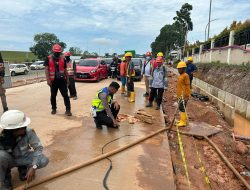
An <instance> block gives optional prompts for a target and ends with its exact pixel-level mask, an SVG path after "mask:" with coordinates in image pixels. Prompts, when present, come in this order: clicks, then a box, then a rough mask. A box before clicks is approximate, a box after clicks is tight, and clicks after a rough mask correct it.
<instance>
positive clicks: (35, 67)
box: [30, 61, 45, 70]
mask: <svg viewBox="0 0 250 190" xmlns="http://www.w3.org/2000/svg"><path fill="white" fill-rule="evenodd" d="M44 68H45V66H44V61H36V62H34V63H32V64H31V65H30V69H31V70H39V69H44Z"/></svg>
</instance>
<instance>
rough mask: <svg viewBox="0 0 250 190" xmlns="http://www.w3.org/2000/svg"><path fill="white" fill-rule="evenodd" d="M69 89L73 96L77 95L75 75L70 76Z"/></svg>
mask: <svg viewBox="0 0 250 190" xmlns="http://www.w3.org/2000/svg"><path fill="white" fill-rule="evenodd" d="M68 89H69V94H70V96H71V97H75V96H77V93H76V85H75V79H74V77H69V86H68Z"/></svg>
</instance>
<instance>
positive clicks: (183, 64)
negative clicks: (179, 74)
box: [177, 61, 187, 69]
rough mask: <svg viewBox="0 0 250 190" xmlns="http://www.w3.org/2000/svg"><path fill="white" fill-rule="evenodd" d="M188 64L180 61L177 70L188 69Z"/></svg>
mask: <svg viewBox="0 0 250 190" xmlns="http://www.w3.org/2000/svg"><path fill="white" fill-rule="evenodd" d="M186 67H187V64H186V63H185V62H184V61H180V62H179V63H178V65H177V69H181V68H186Z"/></svg>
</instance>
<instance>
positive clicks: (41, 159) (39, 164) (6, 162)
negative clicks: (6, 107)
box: [0, 110, 49, 190]
mask: <svg viewBox="0 0 250 190" xmlns="http://www.w3.org/2000/svg"><path fill="white" fill-rule="evenodd" d="M30 122H31V121H30V118H28V117H26V116H25V114H24V113H23V112H21V111H18V110H10V111H7V112H5V113H4V114H3V115H2V117H1V119H0V189H1V190H2V189H3V190H6V189H12V184H11V169H12V168H13V167H18V171H19V178H20V180H21V181H27V182H28V183H29V182H30V181H32V180H33V179H34V177H35V173H36V169H39V168H43V167H45V166H46V165H47V164H48V162H49V160H48V158H47V157H46V156H44V155H43V154H42V152H43V146H42V144H41V142H40V140H39V138H38V136H37V135H36V133H35V131H34V130H32V129H30V128H28V125H29V124H30ZM31 148H32V149H31ZM31 150H32V151H31Z"/></svg>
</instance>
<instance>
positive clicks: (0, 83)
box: [0, 52, 8, 112]
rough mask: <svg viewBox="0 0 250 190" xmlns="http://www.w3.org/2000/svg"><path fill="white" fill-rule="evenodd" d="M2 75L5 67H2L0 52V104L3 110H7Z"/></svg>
mask: <svg viewBox="0 0 250 190" xmlns="http://www.w3.org/2000/svg"><path fill="white" fill-rule="evenodd" d="M4 75H5V67H4V62H3V58H2V55H1V52H0V96H1V101H2V106H3V112H6V111H8V106H7V101H6V95H5V89H4V87H3V84H4Z"/></svg>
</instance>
